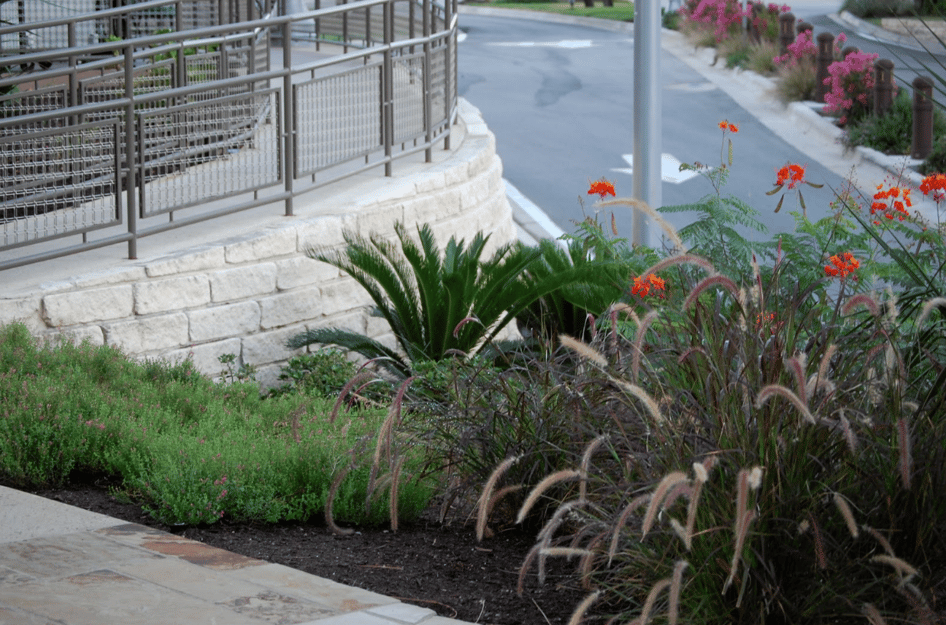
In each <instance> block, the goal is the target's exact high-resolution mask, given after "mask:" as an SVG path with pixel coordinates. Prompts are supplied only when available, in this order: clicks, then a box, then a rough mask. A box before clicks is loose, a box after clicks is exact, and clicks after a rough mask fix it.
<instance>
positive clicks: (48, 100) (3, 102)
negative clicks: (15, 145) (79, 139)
mask: <svg viewBox="0 0 946 625" xmlns="http://www.w3.org/2000/svg"><path fill="white" fill-rule="evenodd" d="M68 105H69V104H68V95H67V92H66V86H65V85H54V86H52V87H44V88H42V89H35V90H32V89H31V90H29V91H14V92H13V93H8V94H6V95H3V96H0V118H11V117H19V116H21V115H31V114H33V113H40V112H42V111H58V110H59V109H63V108H66V107H67V106H68ZM29 128H30V126H29V125H26V124H24V125H19V126H10V127H6V128H4V129H3V130H2V131H0V132H2V134H10V133H18V132H25V131H27V130H29Z"/></svg>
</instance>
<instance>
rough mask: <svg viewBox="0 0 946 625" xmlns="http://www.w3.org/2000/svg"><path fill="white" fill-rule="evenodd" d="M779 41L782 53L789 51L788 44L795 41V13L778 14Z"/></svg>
mask: <svg viewBox="0 0 946 625" xmlns="http://www.w3.org/2000/svg"><path fill="white" fill-rule="evenodd" d="M778 41H779V44H780V46H781V49H782V54H785V53H786V52H788V46H790V45H792V43H794V42H795V14H794V13H782V14H781V15H779V16H778Z"/></svg>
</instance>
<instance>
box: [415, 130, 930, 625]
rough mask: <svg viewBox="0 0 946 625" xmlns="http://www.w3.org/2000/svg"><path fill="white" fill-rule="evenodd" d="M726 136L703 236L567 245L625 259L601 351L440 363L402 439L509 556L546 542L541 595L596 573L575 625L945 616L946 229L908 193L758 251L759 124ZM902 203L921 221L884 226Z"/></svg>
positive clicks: (600, 326) (787, 176)
mask: <svg viewBox="0 0 946 625" xmlns="http://www.w3.org/2000/svg"><path fill="white" fill-rule="evenodd" d="M720 129H721V131H722V133H723V149H722V151H721V154H722V162H721V163H720V166H719V167H716V168H712V169H710V168H706V167H700V166H693V165H691V166H689V167H691V168H694V169H697V170H698V171H700V172H701V173H703V175H704V176H707V177H708V178H710V182H711V183H712V185H713V188H714V191H715V192H714V193H713V194H711V195H709V196H707V197H706V198H703V200H701V201H700V202H697V203H695V204H692V205H688V206H687V207H685V208H686V209H688V210H691V211H697V212H698V213H699V215H700V217H699V218H698V219H697V220H696V222H695V224H697V223H698V224H699V225H698V226H697V225H694V226H693V227H688V228H685V229H684V230H683V231H682V232H681V233H680V237H679V238H678V239H677V240H680V239H682V242H681V244H680V245H679V246H676V247H675V248H674V249H672V250H664V251H660V250H647V249H645V248H641V247H640V246H638V247H629V246H627V245H626V242H625V241H624V240H623V239H620V238H618V237H617V236H616V235H614V233H613V232H612V235H614V236H612V237H610V238H609V237H606V236H603V235H604V231H603V229H602V228H600V227H598V228H594V227H590V226H589V224H587V223H586V224H585V226H586V227H585V229H583V230H581V231H580V232H579V234H577V235H573V236H571V237H568V236H567V237H566V239H567V240H569V241H570V243H571V244H574V243H576V241H578V242H581V243H583V244H586V245H587V246H588V249H591V248H594V249H595V250H596V251H595V255H598V254H600V255H601V257H603V258H608V259H611V260H612V261H613V259H615V258H622V259H624V261H625V262H626V267H627V269H626V276H627V278H626V280H627V281H626V284H625V288H624V291H623V296H622V297H621V298H619V299H618V301H615V302H614V303H613V304H612V305H611V306H610V307H608V308H607V309H606V310H604V311H602V312H601V313H600V314H597V315H588V316H587V317H586V326H585V332H584V334H583V335H582V336H575V335H574V334H562V335H561V336H559V337H558V340H556V341H552V340H548V341H547V342H546V343H544V344H542V345H535V344H529V343H523V344H522V346H521V347H520V348H519V349H517V350H513V351H509V352H506V353H505V354H504V355H503V356H502V357H500V358H498V359H491V360H484V359H483V358H482V357H478V358H474V359H463V358H460V359H456V360H453V361H451V362H450V363H449V364H446V363H440V365H438V369H437V378H436V379H437V380H438V382H437V383H435V384H433V385H432V386H431V384H430V382H431V380H433V379H434V378H432V377H430V376H426V375H422V376H420V377H419V378H417V379H415V380H414V381H413V382H412V385H416V386H417V387H418V391H417V392H416V393H412V391H410V390H408V391H407V392H405V394H404V395H403V397H402V409H403V412H402V415H403V418H402V422H401V425H400V426H399V427H398V428H397V430H398V432H400V435H401V436H403V437H404V438H403V440H404V441H405V442H406V441H410V444H411V445H413V446H421V447H423V448H424V449H425V451H426V453H427V455H426V462H427V465H428V466H429V467H437V468H438V470H440V471H442V473H440V475H441V477H442V484H441V493H442V496H441V498H440V501H441V502H442V505H443V508H442V510H443V512H444V514H445V515H446V514H448V513H449V511H451V510H452V511H455V512H460V518H469V519H471V523H472V524H474V525H475V528H476V533H477V536H478V537H479V538H480V539H481V540H483V541H484V544H485V545H486V546H487V547H488V544H489V538H490V536H492V535H493V534H495V533H496V532H501V531H503V530H505V529H508V528H510V527H512V526H515V525H521V526H524V527H527V528H530V529H531V530H532V531H535V532H536V536H537V538H536V542H535V545H534V547H533V549H532V550H531V551H530V553H529V554H528V555H527V557H526V558H525V560H524V562H523V564H522V568H521V570H520V575H519V584H518V588H517V591H518V592H520V593H522V594H527V593H528V589H529V587H530V585H531V584H534V583H542V582H544V581H545V571H546V569H547V567H548V565H549V560H550V558H554V559H561V560H564V561H566V562H571V563H572V564H573V565H574V567H575V568H574V583H575V584H577V585H580V586H581V587H583V588H584V589H585V590H586V591H587V595H586V597H585V599H584V600H583V601H582V602H581V603H580V604H579V605H576V606H575V610H574V613H573V614H572V615H571V617H570V620H569V622H570V623H576V624H577V623H648V622H656V623H707V624H709V623H712V624H716V623H719V624H723V623H725V624H732V623H738V624H743V623H744V624H747V625H748V624H753V625H755V624H758V623H776V624H780V625H781V624H786V625H787V624H789V623H790V624H793V625H794V624H807V623H819V624H820V623H865V622H871V623H907V622H909V623H922V624H933V623H936V622H941V621H940V620H938V619H941V617H942V602H943V601H944V600H946V599H944V596H946V592H944V591H946V589H944V587H943V582H942V580H943V579H946V499H944V498H943V496H942V493H944V492H946V292H944V291H946V283H944V277H943V268H944V267H946V245H944V237H943V235H944V232H943V228H942V225H941V224H939V223H935V222H929V221H927V220H926V219H924V218H923V217H922V216H921V215H920V214H918V213H917V212H916V210H915V209H914V207H913V206H910V205H909V204H907V203H906V202H905V201H904V200H905V199H906V197H905V196H907V195H908V194H907V193H906V190H907V189H906V185H905V183H902V182H898V183H895V184H893V187H896V188H897V189H899V191H897V192H891V191H890V189H891V188H893V187H889V186H885V187H884V189H879V190H878V193H880V194H882V195H883V197H880V198H858V197H857V196H856V195H854V194H852V193H848V194H845V195H843V196H840V197H838V198H837V199H836V201H835V202H834V203H833V204H832V207H833V209H834V210H833V213H832V214H831V215H829V216H828V217H826V218H824V219H823V220H821V221H818V222H811V221H809V220H808V219H807V217H806V216H805V213H804V211H801V210H798V211H795V212H794V213H793V215H794V216H795V219H796V224H797V228H796V231H795V232H792V233H786V234H783V235H780V236H779V237H778V238H775V239H773V240H771V241H770V242H769V243H750V242H748V241H746V240H744V239H742V238H741V236H740V235H739V234H738V231H737V230H736V228H735V227H734V226H735V225H737V224H745V223H753V222H754V221H755V220H756V219H757V217H756V216H757V215H758V213H757V212H755V211H752V210H751V209H748V207H745V206H744V205H743V204H741V203H739V202H738V201H737V200H735V199H732V198H728V197H726V196H725V194H724V193H723V189H724V186H725V182H726V177H727V172H728V169H729V167H731V166H732V151H733V146H732V141H733V138H732V134H733V133H734V132H735V131H734V130H731V129H730V128H729V123H728V122H725V121H724V122H721V123H720ZM773 171H774V172H775V178H776V184H777V185H778V186H779V187H780V188H785V190H787V189H792V191H797V187H798V186H800V185H801V184H802V183H803V182H806V183H807V182H809V180H808V179H807V177H806V173H805V171H804V167H803V166H802V165H798V164H788V165H785V166H784V167H782V169H781V170H780V169H779V166H778V165H776V166H775V168H774V169H773ZM943 180H946V178H941V177H934V176H931V177H929V178H928V179H927V180H926V181H925V183H924V185H923V188H922V191H925V192H926V193H929V194H934V193H936V192H937V191H941V189H940V187H944V186H946V182H943ZM799 199H800V198H799ZM617 202H619V201H618V200H611V201H607V202H601V203H600V204H599V207H602V208H611V207H613V206H616V205H617ZM882 202H885V206H886V208H885V209H884V210H885V211H886V210H891V211H893V212H894V213H895V214H896V215H900V214H901V212H900V211H899V209H898V204H896V202H900V203H902V204H903V208H904V210H906V215H905V216H904V220H903V221H900V220H899V219H896V218H895V219H876V218H875V216H876V214H877V210H879V209H876V208H875V207H873V205H874V204H879V203H882ZM780 206H781V202H780ZM799 208H800V206H799ZM662 210H663V211H669V212H673V211H680V210H683V209H682V208H681V207H666V208H664V209H662ZM744 210H749V211H750V212H749V213H748V214H747V213H746V212H742V211H744ZM767 210H773V207H771V206H770V207H767ZM872 210H873V211H874V215H872V214H871V212H872ZM595 223H596V222H595ZM707 223H709V224H710V225H711V226H712V227H711V228H710V227H709V226H707V225H706V224H707ZM645 259H647V260H651V261H653V262H652V263H650V264H648V265H644V264H643V262H644V260H645ZM576 304H577V302H576ZM431 388H433V389H435V390H434V391H433V392H431ZM421 389H424V390H423V392H422V391H421ZM418 443H422V444H421V445H418Z"/></svg>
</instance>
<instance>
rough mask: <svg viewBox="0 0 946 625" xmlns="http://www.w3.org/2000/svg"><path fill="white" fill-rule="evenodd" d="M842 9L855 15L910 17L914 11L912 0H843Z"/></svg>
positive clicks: (864, 16) (865, 16)
mask: <svg viewBox="0 0 946 625" xmlns="http://www.w3.org/2000/svg"><path fill="white" fill-rule="evenodd" d="M841 10H842V11H849V12H850V13H851V14H853V15H856V16H857V17H863V18H868V17H893V16H897V15H902V16H906V17H912V16H913V14H914V11H915V3H914V2H913V0H844V2H843V4H842V5H841Z"/></svg>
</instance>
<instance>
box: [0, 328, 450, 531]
mask: <svg viewBox="0 0 946 625" xmlns="http://www.w3.org/2000/svg"><path fill="white" fill-rule="evenodd" d="M0 370H2V371H3V372H4V373H3V375H0V480H2V481H3V482H4V483H6V484H9V485H11V486H20V487H33V486H48V485H58V484H62V483H64V482H67V481H68V480H69V478H70V475H72V474H74V473H75V472H84V473H93V474H109V475H115V476H119V477H120V478H121V482H122V487H121V491H120V492H118V493H117V494H118V495H119V496H121V497H125V498H129V499H131V500H133V501H135V502H136V503H139V504H141V505H143V506H144V507H145V508H146V509H148V510H150V512H151V514H152V515H153V516H154V517H155V518H156V519H157V520H159V521H162V522H164V523H168V524H180V523H183V524H196V523H213V522H215V521H218V520H219V519H221V518H222V517H227V518H232V519H235V520H258V521H267V522H275V521H280V520H306V519H309V518H313V517H315V518H316V519H318V518H320V517H321V516H322V515H323V514H324V513H325V510H326V504H327V500H328V496H329V494H330V492H331V491H332V486H333V479H334V478H335V477H336V475H337V474H338V473H339V471H340V469H341V468H342V467H349V466H353V465H354V466H355V468H354V470H351V471H348V475H347V477H346V479H345V481H344V482H339V484H337V485H336V488H335V491H337V492H336V493H335V496H334V514H335V517H336V518H338V519H340V520H344V521H350V522H360V523H377V522H381V521H383V520H384V519H386V518H388V516H389V513H390V510H389V509H390V507H391V504H390V500H389V499H388V496H389V491H387V490H380V491H378V492H377V493H376V495H377V496H376V497H374V500H373V501H372V505H371V506H370V507H369V509H368V511H367V512H366V510H365V503H366V498H367V497H368V494H369V492H368V482H369V479H368V478H369V475H368V473H369V468H368V467H369V465H370V460H362V455H361V452H362V451H363V450H365V449H366V448H367V447H368V442H369V440H370V438H371V435H373V434H374V432H376V431H377V428H378V426H379V424H380V423H381V422H382V421H383V420H384V418H385V411H383V410H370V411H354V412H351V413H348V414H346V415H343V416H342V417H340V418H338V419H335V420H334V422H330V421H331V420H330V418H329V416H330V414H331V413H332V407H333V400H325V399H320V398H318V397H314V396H308V395H304V394H300V393H294V394H284V395H281V396H280V397H277V398H270V399H264V398H261V397H260V392H259V388H258V387H257V386H256V385H255V384H248V383H237V384H231V385H221V384H215V383H213V382H212V381H210V380H209V379H207V378H205V377H203V376H201V375H200V374H199V373H197V372H196V371H195V369H194V368H193V366H192V364H191V363H190V362H189V361H184V362H183V363H180V364H177V365H171V364H167V363H162V362H147V363H144V364H139V363H136V362H134V361H133V360H132V359H130V358H128V357H126V356H124V355H123V354H122V353H121V352H119V351H118V350H116V349H114V348H111V347H107V346H92V345H89V344H85V343H84V344H79V345H75V344H72V343H69V342H62V343H59V344H50V345H45V344H42V343H40V342H38V341H36V340H34V339H33V338H32V337H30V335H29V332H28V330H27V329H26V328H25V327H24V326H22V325H17V324H14V325H10V326H7V327H4V328H0ZM414 466H416V460H412V459H411V458H407V460H406V465H405V467H404V471H403V474H404V475H405V476H406V475H407V474H408V473H412V472H413V471H414ZM430 495H431V491H430V488H429V486H428V485H425V484H424V483H422V482H418V481H416V480H415V481H410V480H407V479H405V480H404V483H402V484H401V486H400V488H399V498H398V507H399V510H400V513H401V514H402V516H403V518H411V517H412V516H414V515H416V514H418V513H419V512H420V511H422V510H423V509H424V508H425V507H426V505H427V502H428V500H429V497H430Z"/></svg>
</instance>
